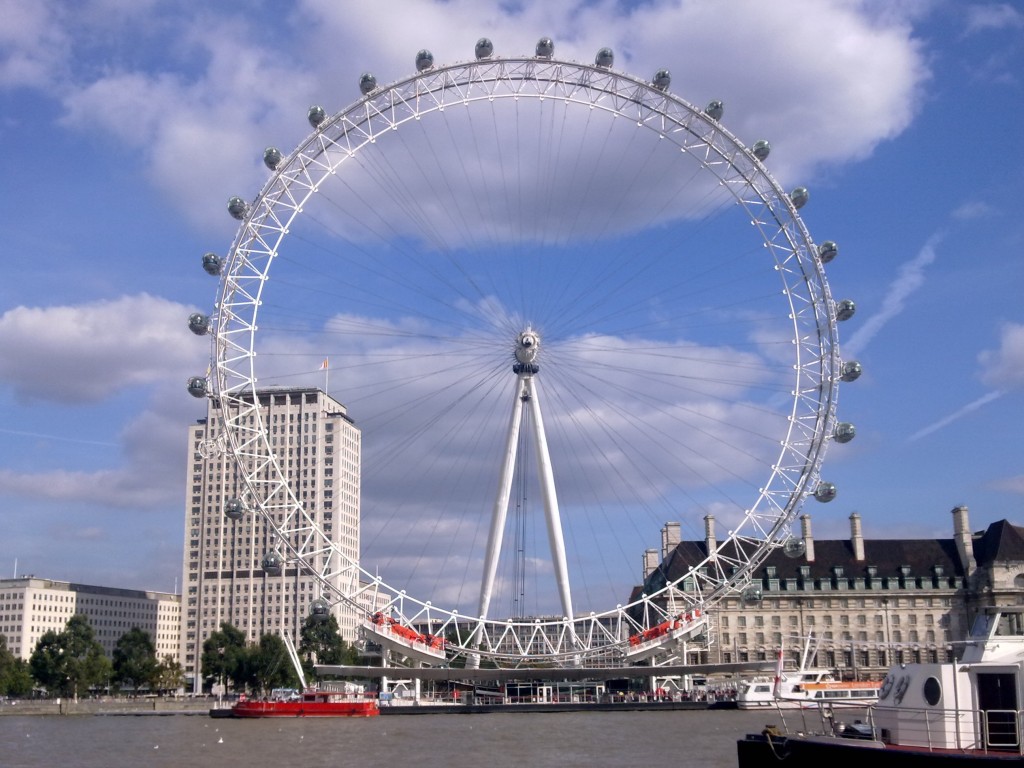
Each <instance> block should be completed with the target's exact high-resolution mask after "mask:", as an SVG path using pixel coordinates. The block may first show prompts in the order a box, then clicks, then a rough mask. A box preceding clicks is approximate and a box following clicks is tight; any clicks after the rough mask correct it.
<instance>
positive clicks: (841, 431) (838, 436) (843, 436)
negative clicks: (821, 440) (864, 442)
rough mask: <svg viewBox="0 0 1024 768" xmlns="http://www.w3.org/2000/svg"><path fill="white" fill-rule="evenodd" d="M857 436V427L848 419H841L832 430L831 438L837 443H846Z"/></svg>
mask: <svg viewBox="0 0 1024 768" xmlns="http://www.w3.org/2000/svg"><path fill="white" fill-rule="evenodd" d="M856 436H857V428H856V427H855V426H853V424H851V423H850V422H848V421H841V422H839V423H838V424H836V428H835V429H834V430H832V439H833V440H835V441H836V442H837V443H848V442H850V441H851V440H853V438H855V437H856Z"/></svg>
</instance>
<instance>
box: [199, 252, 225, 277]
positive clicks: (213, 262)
mask: <svg viewBox="0 0 1024 768" xmlns="http://www.w3.org/2000/svg"><path fill="white" fill-rule="evenodd" d="M223 266H224V263H223V262H222V261H221V259H220V256H218V255H217V254H216V253H204V254H203V269H204V270H206V274H208V275H213V276H214V277H217V276H218V275H220V271H221V268H222V267H223Z"/></svg>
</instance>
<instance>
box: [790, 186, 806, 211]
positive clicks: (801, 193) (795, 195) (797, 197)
mask: <svg viewBox="0 0 1024 768" xmlns="http://www.w3.org/2000/svg"><path fill="white" fill-rule="evenodd" d="M810 197H811V196H810V194H809V193H808V192H807V187H797V188H796V189H794V190H793V191H792V192H790V193H789V201H790V202H791V203H793V207H794V208H796V209H797V210H799V209H800V208H803V207H804V206H805V205H807V201H808V200H809V199H810Z"/></svg>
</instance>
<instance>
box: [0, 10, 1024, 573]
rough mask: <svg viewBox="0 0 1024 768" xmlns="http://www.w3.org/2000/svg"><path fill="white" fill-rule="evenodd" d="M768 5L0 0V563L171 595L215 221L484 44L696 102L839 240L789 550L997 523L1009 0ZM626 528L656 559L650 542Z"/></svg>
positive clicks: (1017, 95) (1013, 400) (1007, 513)
mask: <svg viewBox="0 0 1024 768" xmlns="http://www.w3.org/2000/svg"><path fill="white" fill-rule="evenodd" d="M766 8H767V6H766V5H765V4H764V3H757V2H732V3H728V4H726V3H712V2H685V1H683V2H659V1H658V0H654V1H653V2H647V3H640V4H626V3H612V2H590V3H565V2H532V1H530V0H525V1H524V2H520V3H515V4H497V3H484V2H473V1H472V0H451V1H450V2H446V3H440V2H429V1H428V0H405V1H404V2H403V1H402V0H396V2H392V3H389V4H388V10H387V11H386V12H384V11H382V10H379V9H376V8H375V7H374V6H373V4H360V5H359V6H358V7H355V8H349V7H347V4H342V3H335V2H322V1H319V2H318V1H315V0H309V1H308V2H296V3H293V4H287V5H286V4H279V3H258V2H257V3H249V2H247V3H229V2H225V3H217V4H214V5H213V6H212V7H206V8H203V7H201V6H199V5H198V4H195V5H193V4H190V3H181V2H157V1H156V0H153V1H152V2H117V1H116V0H105V1H98V2H90V3H73V4H72V3H59V2H45V1H43V0H41V1H40V2H34V3H25V2H17V1H12V0H0V10H2V16H3V18H4V19H5V23H4V25H3V29H2V30H0V137H2V145H3V147H4V149H5V155H6V163H5V173H4V174H3V177H2V182H0V184H2V192H0V199H2V200H3V209H4V212H5V214H6V220H7V222H8V224H7V227H8V229H7V232H8V235H7V239H6V241H5V246H4V256H3V264H4V268H5V269H4V279H3V280H2V281H0V407H2V413H3V414H4V419H3V422H2V423H0V515H2V520H3V523H4V535H3V537H2V538H0V572H2V573H4V574H6V575H10V574H11V573H13V571H14V568H15V563H17V569H18V572H19V573H21V574H24V573H35V574H36V575H40V576H48V577H52V578H61V579H69V580H73V581H80V582H86V583H95V584H106V585H119V586H130V587H137V588H153V589H163V590H170V589H172V588H173V587H174V585H175V580H176V578H177V577H178V576H179V575H180V568H181V548H182V536H183V534H182V522H183V504H184V492H185V485H186V482H185V481H186V476H185V459H186V456H187V447H186V441H185V437H186V427H187V425H188V424H190V423H192V422H193V421H194V420H195V419H196V418H199V417H201V416H202V415H203V410H202V406H201V405H200V404H198V403H197V401H195V400H193V399H192V398H190V397H189V396H188V395H187V393H186V392H185V389H184V384H185V381H186V379H187V378H188V377H189V376H190V375H193V374H196V373H202V372H203V371H204V370H205V369H206V366H207V360H208V352H209V349H208V345H207V344H206V343H205V342H204V341H203V340H197V339H196V337H194V336H193V335H192V334H190V333H189V332H188V330H187V328H186V325H185V319H186V317H187V316H188V314H189V313H190V312H192V311H195V310H204V311H209V308H210V307H211V306H212V304H213V301H214V292H215V285H214V281H212V280H211V279H210V278H209V276H208V275H206V274H205V273H203V271H202V269H201V268H200V258H201V256H202V254H203V253H204V252H205V251H209V250H214V251H219V252H220V253H224V252H226V250H227V249H228V247H229V245H230V243H231V240H232V237H233V235H234V231H235V226H236V222H234V221H233V220H232V219H230V217H229V216H228V215H227V214H226V211H225V202H226V200H227V199H228V197H229V196H231V195H235V194H241V195H243V196H245V197H250V198H251V197H252V196H253V195H255V193H256V191H258V189H259V188H260V186H261V185H262V184H263V182H264V180H265V179H266V177H267V173H266V169H265V168H264V167H263V165H262V162H261V155H262V149H263V147H265V146H266V145H268V144H276V145H277V146H280V147H282V148H284V149H286V150H290V149H291V148H292V147H294V146H295V145H296V144H297V143H298V142H299V141H300V140H301V139H302V138H303V137H304V136H305V135H306V134H307V133H308V125H307V124H306V122H305V117H304V116H305V112H306V109H307V107H308V106H309V105H310V104H314V103H322V104H324V105H325V106H326V107H327V108H328V110H329V111H335V110H339V109H341V108H343V107H344V106H345V105H346V104H348V103H350V102H352V101H355V100H356V99H357V98H358V95H359V94H358V89H357V83H358V79H359V76H360V74H361V73H362V72H364V71H367V70H370V71H373V72H374V73H375V75H376V76H377V79H378V81H379V82H381V83H388V82H391V81H394V80H397V79H399V78H401V77H405V76H408V75H410V74H412V72H413V71H414V64H413V58H414V55H415V53H416V51H417V50H419V49H421V48H429V49H430V50H431V51H432V52H433V54H434V57H435V61H437V62H438V63H444V62H448V61H456V60H465V59H469V58H471V57H472V51H473V44H474V43H475V41H476V40H477V38H478V37H480V36H487V37H489V38H491V39H492V40H493V41H494V42H495V47H496V50H497V53H498V54H507V55H517V54H529V53H531V52H532V50H533V47H534V45H535V43H536V40H537V39H538V38H539V37H541V36H544V35H548V36H551V37H552V38H553V39H554V40H555V43H556V53H557V55H558V56H559V57H560V58H566V59H571V60H580V61H592V59H593V55H594V53H595V52H596V51H597V49H598V48H600V47H602V46H606V45H607V46H610V47H611V48H613V49H614V50H615V52H616V63H615V68H616V69H619V70H622V71H626V72H630V73H634V74H637V75H639V76H649V75H650V74H651V73H653V72H654V71H655V70H657V69H658V68H661V67H668V68H670V69H671V70H672V72H673V85H672V91H673V92H674V93H678V94H679V95H680V96H682V97H683V98H686V99H688V100H689V101H691V102H693V103H695V104H703V103H706V102H707V101H708V100H709V99H711V98H721V99H723V100H724V101H725V102H726V105H727V113H726V116H725V118H724V119H723V122H724V123H725V124H726V125H727V126H728V127H729V128H730V130H732V131H733V132H734V133H735V134H736V135H738V136H740V137H741V138H742V139H744V140H745V141H746V140H748V139H749V141H750V142H752V141H753V140H754V139H756V138H762V137H764V138H769V139H770V140H771V141H772V146H773V151H772V156H771V159H770V161H769V162H768V166H769V168H770V169H771V171H772V173H773V174H774V175H775V176H776V177H777V178H779V179H780V181H781V182H782V184H783V186H785V187H786V188H791V187H793V186H796V185H798V184H801V185H805V186H807V187H808V188H809V189H810V190H811V202H810V203H809V204H808V206H807V207H806V208H805V209H804V210H803V211H802V212H801V213H802V215H803V216H804V219H805V221H806V222H807V224H808V226H809V228H810V230H811V232H812V234H813V235H814V236H815V239H816V240H818V241H820V240H823V239H832V240H835V241H837V242H839V243H840V247H841V252H840V253H841V255H840V258H838V259H837V260H836V261H835V262H834V263H833V264H831V265H829V267H828V274H829V280H830V283H831V286H832V289H833V292H834V293H835V294H836V296H837V297H849V298H852V299H854V300H855V301H856V302H857V315H856V316H855V318H854V319H852V320H850V321H849V322H847V323H846V324H844V325H843V326H842V327H841V329H840V331H841V337H840V338H841V343H842V352H843V357H844V358H845V359H857V360H859V361H860V362H861V363H862V364H863V366H864V369H865V373H864V375H863V376H862V377H861V379H860V380H859V381H857V382H856V383H855V384H851V385H849V386H845V387H843V388H842V390H841V393H840V397H839V410H840V416H841V418H842V419H843V420H847V421H851V422H853V423H854V424H856V426H857V428H858V435H857V438H856V440H855V441H854V442H852V443H850V444H849V445H846V446H835V447H834V448H833V449H832V450H831V451H830V452H829V455H828V459H827V462H826V469H825V471H824V472H823V475H824V476H825V477H827V479H828V480H830V481H832V482H834V483H836V485H837V486H838V488H839V496H838V498H837V499H836V500H835V501H834V502H832V503H831V504H829V505H826V506H819V505H815V506H814V507H812V508H810V509H809V511H810V512H811V513H812V514H813V516H814V529H815V534H816V535H817V536H819V537H827V538H831V537H844V536H846V535H847V531H848V525H849V524H848V520H847V518H848V516H849V514H850V513H851V512H853V511H858V512H859V513H860V514H861V516H862V518H863V522H864V529H865V534H866V535H868V536H871V537H922V538H927V537H936V536H937V537H947V536H949V535H950V534H951V526H952V521H951V516H950V514H949V512H950V510H951V509H952V508H953V507H954V506H956V505H959V504H967V505H968V506H969V507H970V508H971V523H972V526H973V527H974V528H975V529H980V528H983V527H984V526H985V525H987V524H988V523H990V522H992V521H995V520H999V519H1002V518H1007V519H1009V520H1011V521H1012V522H1020V512H1021V506H1022V503H1024V437H1022V432H1021V429H1020V424H1021V422H1022V420H1024V419H1022V417H1024V310H1022V309H1021V300H1020V292H1021V289H1022V287H1024V259H1022V258H1021V255H1020V254H1021V252H1022V249H1024V225H1022V223H1021V218H1020V215H1019V212H1018V210H1017V207H1018V206H1017V205H1016V201H1017V200H1019V199H1020V198H1021V197H1022V195H1024V160H1022V159H1021V154H1020V152H1019V151H1018V145H1019V143H1020V138H1021V136H1022V135H1024V131H1022V129H1024V74H1022V73H1024V44H1022V43H1024V8H1022V7H1021V6H1020V5H1019V4H1017V3H998V2H959V1H958V2H954V1H953V0H948V1H946V2H943V1H942V0H936V1H935V2H928V1H927V0H915V1H913V2H910V1H908V2H881V1H880V2H854V1H852V0H848V1H843V2H839V1H836V2H830V1H826V0H816V1H815V2H795V1H793V0H783V1H782V2H778V3H773V4H771V9H770V10H766ZM308 351H309V354H310V355H312V356H316V355H319V354H321V353H320V348H317V347H316V345H311V346H310V348H309V350H308ZM330 351H331V350H328V353H330ZM332 360H333V362H332V373H331V377H332V389H333V385H334V384H335V382H338V385H339V386H340V382H341V381H342V380H343V379H344V366H343V364H342V363H341V361H340V360H338V358H337V357H335V356H334V355H332ZM336 367H337V369H338V372H337V373H335V368H336ZM311 381H315V379H312V380H311ZM337 394H338V395H339V397H340V398H341V399H342V400H347V398H346V396H345V394H344V393H341V392H339V393H337ZM503 407H504V406H503ZM657 514H660V512H659V513H657ZM663 517H664V516H663ZM654 519H658V518H654ZM666 519H667V518H666ZM662 521H664V520H662ZM700 530H701V528H700V523H699V520H698V521H696V522H694V521H691V522H690V523H689V527H688V528H687V529H686V530H685V531H684V535H687V534H692V535H699V532H700ZM639 535H640V538H644V537H646V538H647V543H646V544H644V545H643V546H651V547H653V546H657V544H658V531H657V526H656V525H653V524H652V525H650V526H649V530H645V531H641V532H640V534H639ZM630 546H631V547H632V546H634V545H632V544H631V545H630ZM640 548H642V547H640ZM640 548H638V549H636V550H635V551H634V550H632V549H631V550H630V551H629V552H628V553H627V556H628V557H632V558H634V560H633V563H634V564H635V565H636V566H637V569H638V567H639V560H640ZM445 554H447V553H441V557H444V556H445Z"/></svg>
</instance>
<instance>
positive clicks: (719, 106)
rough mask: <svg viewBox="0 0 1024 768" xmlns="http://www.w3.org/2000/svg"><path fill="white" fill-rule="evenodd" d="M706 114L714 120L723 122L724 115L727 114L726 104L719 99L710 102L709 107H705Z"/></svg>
mask: <svg viewBox="0 0 1024 768" xmlns="http://www.w3.org/2000/svg"><path fill="white" fill-rule="evenodd" d="M704 114H705V115H707V116H708V117H710V118H711V119H712V120H721V119H722V115H724V114H725V104H723V103H722V102H720V101H718V100H717V99H716V100H715V101H709V102H708V105H707V106H706V107H704Z"/></svg>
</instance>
